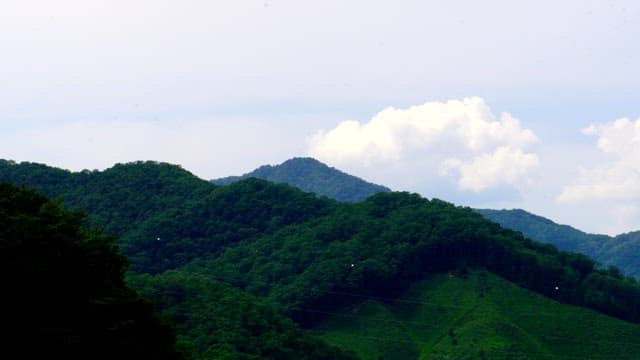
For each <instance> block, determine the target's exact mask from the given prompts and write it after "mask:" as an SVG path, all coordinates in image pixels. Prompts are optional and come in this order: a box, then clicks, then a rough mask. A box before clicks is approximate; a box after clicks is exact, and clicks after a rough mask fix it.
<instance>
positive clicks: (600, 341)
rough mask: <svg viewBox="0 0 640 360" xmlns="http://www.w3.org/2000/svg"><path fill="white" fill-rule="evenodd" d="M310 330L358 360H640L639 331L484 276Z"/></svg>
mask: <svg viewBox="0 0 640 360" xmlns="http://www.w3.org/2000/svg"><path fill="white" fill-rule="evenodd" d="M357 298H358V301H357V302H355V303H354V304H352V305H350V306H346V307H344V308H341V309H338V310H336V311H333V312H331V313H330V314H329V315H328V316H327V317H326V318H325V319H324V320H323V321H321V322H319V323H318V324H317V325H315V326H314V328H313V330H314V333H315V334H317V335H318V336H321V337H322V338H323V339H325V340H326V341H327V342H329V343H331V344H334V345H336V346H340V347H341V348H345V349H351V350H353V351H354V352H356V354H357V355H358V356H359V357H360V358H361V359H380V358H383V359H418V358H419V359H550V360H551V359H554V360H555V359H638V358H640V342H638V341H637V339H638V337H640V327H639V326H637V325H634V324H629V323H621V322H619V321H616V320H615V319H612V318H610V317H607V316H603V315H602V314H599V313H597V312H594V311H590V310H587V309H584V308H580V307H575V306H568V305H563V304H559V303H558V302H555V301H553V300H549V299H547V298H544V297H541V296H540V295H539V294H537V293H534V292H531V291H526V290H523V289H522V288H519V287H516V286H514V285H513V284H511V283H509V282H507V281H505V280H504V279H501V278H499V277H496V276H495V275H492V274H491V273H489V272H485V271H472V272H470V273H467V274H464V273H451V274H442V275H430V276H428V277H427V278H426V279H424V280H421V281H419V282H416V283H414V284H412V285H411V287H410V288H409V289H408V290H407V291H406V292H404V293H403V294H402V295H401V296H399V297H397V298H391V299H389V298H380V297H368V296H365V297H360V296H358V297H357Z"/></svg>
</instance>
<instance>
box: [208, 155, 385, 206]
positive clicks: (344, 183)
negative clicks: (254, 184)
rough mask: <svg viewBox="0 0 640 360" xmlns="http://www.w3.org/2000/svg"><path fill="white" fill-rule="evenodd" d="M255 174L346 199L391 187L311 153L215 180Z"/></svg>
mask: <svg viewBox="0 0 640 360" xmlns="http://www.w3.org/2000/svg"><path fill="white" fill-rule="evenodd" d="M250 177H256V178H259V179H264V180H268V181H272V182H276V183H285V184H288V185H291V186H294V187H297V188H299V189H301V190H303V191H307V192H312V193H315V194H317V195H319V196H326V197H329V198H333V199H336V200H338V201H345V202H357V201H362V200H364V199H366V198H367V197H369V196H371V195H373V194H375V193H379V192H388V191H391V190H390V189H389V188H387V187H385V186H381V185H376V184H373V183H370V182H367V181H365V180H363V179H361V178H358V177H356V176H353V175H349V174H347V173H345V172H342V171H340V170H338V169H336V168H333V167H330V166H328V165H326V164H324V163H322V162H320V161H318V160H316V159H314V158H311V157H294V158H291V159H289V160H286V161H285V162H283V163H281V164H279V165H263V166H260V167H259V168H257V169H255V170H253V171H251V172H249V173H246V174H244V175H242V176H230V177H226V178H221V179H216V180H212V182H213V183H215V184H218V185H228V184H230V183H232V182H235V181H238V180H241V179H245V178H250Z"/></svg>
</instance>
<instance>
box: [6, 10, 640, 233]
mask: <svg viewBox="0 0 640 360" xmlns="http://www.w3.org/2000/svg"><path fill="white" fill-rule="evenodd" d="M638 24H640V3H639V2H637V1H588V0H581V1H573V0H567V1H547V0H538V1H527V2H524V1H497V0H487V1H460V0H451V1H375V0H368V1H359V0H354V1H348V2H346V1H333V0H324V1H318V2H316V1H300V0H298V1H292V0H291V1H288V0H282V1H280V0H263V1H253V0H236V1H230V0H229V1H215V0H209V1H195V0H193V1H190V0H181V1H166V0H165V1H163V0H154V1H150V0H126V1H119V0H110V1H92V0H83V1H72V0H68V1H65V0H57V1H45V0H42V1H34V0H5V1H2V2H1V3H0V55H1V56H0V158H4V159H11V160H15V161H30V162H39V163H45V164H48V165H51V166H56V167H61V168H65V169H69V170H73V171H78V170H83V169H90V170H93V169H99V170H101V169H105V168H108V167H110V166H112V165H114V164H115V163H122V162H129V161H136V160H156V161H165V162H170V163H174V164H179V165H181V166H182V167H184V168H185V169H187V170H189V171H191V172H193V173H194V174H195V175H197V176H199V177H202V178H205V179H212V178H218V177H223V176H228V175H239V174H243V173H246V172H249V171H251V170H252V169H254V168H256V167H258V166H260V165H264V164H278V163H281V162H283V161H285V160H286V159H288V158H291V157H295V156H313V157H315V158H317V159H318V160H320V161H323V162H325V163H327V164H328V165H330V166H334V167H336V168H338V169H341V170H343V171H346V172H348V173H351V174H354V175H356V176H359V177H362V178H364V179H366V180H368V181H372V182H376V183H380V184H383V185H386V186H388V187H390V188H391V189H393V190H398V191H411V192H417V193H420V194H421V195H422V196H424V197H427V198H440V199H443V200H447V201H450V202H453V203H455V204H457V205H463V206H472V207H480V208H497V209H502V208H506V209H510V208H522V209H525V210H527V211H530V212H533V213H536V214H538V215H542V216H545V217H547V218H550V219H552V220H553V221H556V222H558V223H562V224H568V225H571V226H574V227H576V228H578V229H580V230H583V231H587V232H596V233H606V234H619V233H623V232H628V231H634V230H640V202H639V201H638V200H640V91H639V89H640V88H639V85H640V67H639V66H638V64H639V63H640V45H638V44H640V43H639V42H638V40H637V39H638V38H640V26H639V25H638Z"/></svg>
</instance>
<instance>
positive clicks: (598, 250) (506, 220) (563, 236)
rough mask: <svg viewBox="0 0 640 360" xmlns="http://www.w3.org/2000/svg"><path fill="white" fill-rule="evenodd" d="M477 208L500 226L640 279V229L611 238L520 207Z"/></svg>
mask: <svg viewBox="0 0 640 360" xmlns="http://www.w3.org/2000/svg"><path fill="white" fill-rule="evenodd" d="M476 211H477V212H478V213H480V214H481V215H482V216H484V217H486V218H487V219H489V220H491V221H495V222H497V223H498V224H500V225H501V226H504V227H506V228H509V229H513V230H516V231H520V232H522V233H523V234H524V236H526V237H528V238H530V239H533V240H536V241H540V242H544V243H549V244H553V245H554V246H556V247H557V248H558V249H560V250H564V251H573V252H579V253H582V254H585V255H588V256H590V257H592V258H594V259H595V260H597V261H598V262H600V263H601V264H603V265H605V266H615V267H616V268H619V270H620V271H622V272H623V273H625V274H627V275H631V276H634V277H636V278H640V258H638V256H637V254H640V232H630V233H627V234H621V235H618V236H615V237H611V236H608V235H598V234H588V233H585V232H582V231H580V230H577V229H574V228H572V227H570V226H567V225H559V224H557V223H555V222H553V221H551V220H549V219H546V218H544V217H541V216H538V215H534V214H531V213H528V212H526V211H524V210H519V209H516V210H489V209H477V210H476Z"/></svg>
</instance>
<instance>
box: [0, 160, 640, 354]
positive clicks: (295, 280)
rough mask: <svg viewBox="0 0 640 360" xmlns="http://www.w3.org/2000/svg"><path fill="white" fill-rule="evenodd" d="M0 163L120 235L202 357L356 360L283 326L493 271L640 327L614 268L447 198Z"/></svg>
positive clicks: (134, 273) (136, 270)
mask: <svg viewBox="0 0 640 360" xmlns="http://www.w3.org/2000/svg"><path fill="white" fill-rule="evenodd" d="M0 165H2V166H4V168H3V170H7V171H3V172H0V176H2V177H3V179H0V180H5V179H6V178H11V177H14V179H18V180H17V182H20V179H22V182H23V183H27V184H29V182H31V184H30V185H33V186H36V187H39V188H42V189H43V191H47V192H49V194H50V195H53V196H59V197H61V198H62V199H63V200H62V201H64V203H65V204H68V205H70V206H72V207H73V208H77V209H83V210H86V211H88V212H89V213H90V214H92V215H90V217H89V223H90V224H92V225H96V226H99V227H101V228H103V229H105V230H106V231H107V232H109V233H113V234H117V235H119V236H120V240H119V241H120V245H121V248H122V249H123V252H124V254H125V255H126V256H127V257H128V258H129V260H130V262H131V267H130V269H131V271H130V273H129V276H128V278H129V281H130V284H132V285H133V286H134V287H135V288H136V289H139V290H141V291H143V292H144V293H145V294H146V295H147V296H149V297H150V298H152V299H154V300H155V301H156V302H157V304H158V306H159V307H160V309H161V310H162V312H163V314H164V315H165V316H167V317H168V318H170V319H171V320H172V321H173V322H174V323H175V324H176V326H177V327H178V330H179V344H180V347H181V349H188V350H185V351H186V352H187V353H188V354H191V355H188V356H193V357H194V358H197V357H196V355H194V354H197V356H200V355H203V354H208V355H206V356H207V357H211V358H215V357H217V356H219V355H220V354H222V353H225V354H236V355H238V354H244V355H242V356H248V358H251V356H263V357H271V358H279V357H281V356H285V355H283V354H284V353H286V354H288V355H286V356H289V357H290V358H295V356H300V355H299V350H300V349H302V348H304V347H305V346H306V345H304V344H311V343H313V344H316V345H314V347H315V348H317V349H319V350H318V352H317V353H314V354H313V356H311V354H310V355H309V356H310V357H309V358H327V356H344V357H347V358H348V357H349V356H351V355H349V354H345V353H342V352H340V351H339V350H337V349H335V348H332V347H330V346H327V345H324V344H322V343H321V342H319V340H317V339H315V338H311V337H309V338H307V337H306V335H305V336H302V335H301V334H303V333H304V332H300V330H299V329H298V327H297V326H298V325H295V324H294V323H292V322H290V320H287V319H285V317H284V316H290V317H291V319H293V320H295V322H297V323H298V324H300V325H302V326H303V327H304V328H313V327H314V326H316V325H317V324H319V323H320V322H322V321H324V318H325V317H326V316H327V315H328V314H332V313H335V312H336V311H339V310H340V309H343V308H344V307H349V306H353V305H354V304H356V303H357V302H358V301H361V300H362V297H363V296H364V297H373V298H387V299H392V298H395V297H398V296H402V294H403V293H404V292H405V291H407V289H409V288H411V286H412V285H413V284H415V283H416V282H419V281H421V279H424V278H425V277H426V276H429V274H434V273H451V272H453V273H455V274H461V275H464V274H467V273H469V272H473V271H476V270H481V271H488V272H490V273H492V274H495V275H497V276H499V277H502V278H504V279H507V280H509V281H511V282H512V283H514V284H517V285H518V286H520V287H523V288H526V289H529V290H531V291H534V292H536V293H538V294H540V295H542V296H545V297H547V298H549V299H553V300H556V301H559V302H564V303H567V304H572V305H577V306H583V307H588V308H591V309H594V310H597V311H600V312H602V313H605V314H608V315H611V316H614V317H617V318H619V319H623V320H626V321H629V322H634V323H638V322H640V287H639V286H638V284H637V283H636V281H635V280H634V279H632V278H628V277H625V276H623V275H622V274H621V273H620V271H619V270H618V269H617V268H601V267H600V266H598V264H597V263H596V262H595V261H594V260H592V259H590V258H588V257H587V256H584V255H580V254H575V253H567V252H562V251H558V250H557V249H556V248H555V247H554V246H553V245H550V244H542V243H538V242H534V241H531V240H529V239H527V238H525V237H524V236H523V235H522V234H521V233H519V232H515V231H512V230H508V229H504V228H502V227H500V226H499V225H498V224H496V223H493V222H491V221H489V220H486V219H485V218H483V217H482V216H481V215H480V214H478V213H477V212H476V211H474V210H473V209H470V208H465V207H459V206H455V205H453V204H450V203H448V202H445V201H442V200H439V199H425V198H422V197H421V196H419V195H417V194H411V193H402V192H381V193H377V194H375V195H373V196H370V197H369V198H367V199H366V200H365V201H363V202H359V203H340V202H337V201H334V200H330V199H328V198H318V197H316V196H314V195H313V194H309V193H305V192H302V191H300V190H298V189H295V188H293V187H290V186H288V185H283V184H273V183H270V182H267V181H264V180H259V179H255V178H249V179H245V180H241V181H237V182H234V183H233V184H231V185H228V186H216V185H214V184H211V183H209V182H206V181H203V180H200V179H198V178H196V177H194V176H193V175H191V174H189V173H188V172H186V171H184V170H183V169H181V168H179V167H176V166H173V165H169V164H163V163H153V162H144V163H143V162H140V163H133V164H121V165H117V166H115V167H113V168H111V169H108V170H105V171H103V172H84V173H68V172H64V171H63V172H60V171H57V170H56V171H53V172H52V174H53V175H51V176H49V175H48V172H47V169H46V168H43V167H41V166H39V165H34V164H26V165H24V166H26V167H31V168H33V169H35V171H38V172H39V173H38V175H30V172H29V171H28V170H25V169H24V168H23V165H17V164H11V163H2V164H0ZM18 168H19V169H18ZM14 170H15V171H14ZM16 174H18V175H19V177H18V176H17V175H16ZM55 174H57V175H55ZM44 179H48V180H47V181H45V180H44ZM10 180H11V179H10ZM14 181H16V180H14ZM212 298H213V300H212ZM207 299H208V300H207ZM229 300H230V301H231V302H232V303H233V302H234V301H235V302H236V305H237V304H239V303H241V304H250V305H248V306H233V307H229V305H228V303H225V302H224V301H229ZM209 301H211V302H209ZM198 309H201V310H198ZM204 309H206V310H204ZM207 314H210V315H211V314H217V315H215V316H208V315H207ZM225 317H226V318H227V319H226V320H229V319H239V320H240V321H239V322H238V321H235V322H234V321H230V322H225V321H226V320H225V321H222V322H221V321H220V319H221V318H225ZM269 324H271V325H269ZM246 331H249V333H246V334H250V335H246V336H245V335H239V334H242V333H243V332H246ZM212 333H213V334H222V333H224V334H226V335H225V336H223V337H222V338H221V337H220V336H218V335H216V336H212V335H211V334H212ZM275 334H280V335H277V336H275ZM296 334H297V335H296ZM270 336H274V337H273V338H272V340H269V342H267V343H265V342H264V340H265V339H269V337H270ZM242 339H245V340H246V341H243V340H242ZM287 339H290V340H287ZM291 339H295V341H293V340H291ZM275 344H278V345H275ZM275 348H279V349H282V351H284V353H277V352H274V351H275V350H274V349H275ZM203 356H204V355H203ZM238 356H240V355H238ZM329 358H330V357H329Z"/></svg>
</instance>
